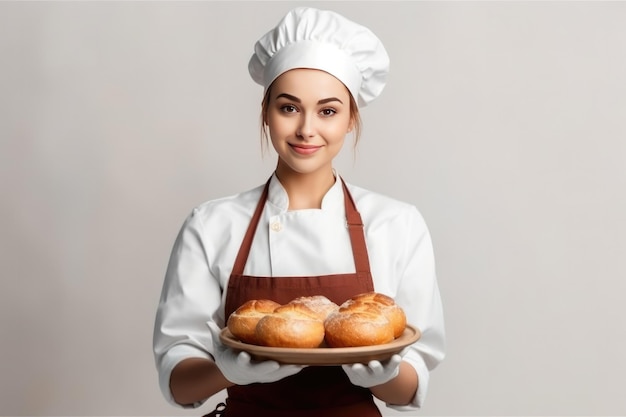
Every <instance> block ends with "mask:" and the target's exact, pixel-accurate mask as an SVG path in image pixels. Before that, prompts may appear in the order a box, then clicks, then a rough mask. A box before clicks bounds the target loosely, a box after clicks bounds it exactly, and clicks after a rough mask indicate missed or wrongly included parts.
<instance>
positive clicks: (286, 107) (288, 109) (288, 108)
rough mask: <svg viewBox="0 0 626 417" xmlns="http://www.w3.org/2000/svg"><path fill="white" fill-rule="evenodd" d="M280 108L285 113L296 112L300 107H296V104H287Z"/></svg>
mask: <svg viewBox="0 0 626 417" xmlns="http://www.w3.org/2000/svg"><path fill="white" fill-rule="evenodd" d="M280 110H281V111H282V112H283V113H295V112H297V111H298V109H297V108H296V106H294V105H292V104H285V105H284V106H281V107H280Z"/></svg>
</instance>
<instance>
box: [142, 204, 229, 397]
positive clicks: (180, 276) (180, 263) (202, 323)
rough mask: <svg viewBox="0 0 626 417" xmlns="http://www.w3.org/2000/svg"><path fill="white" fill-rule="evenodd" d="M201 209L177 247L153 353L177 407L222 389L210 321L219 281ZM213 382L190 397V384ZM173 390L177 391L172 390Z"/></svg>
mask: <svg viewBox="0 0 626 417" xmlns="http://www.w3.org/2000/svg"><path fill="white" fill-rule="evenodd" d="M200 217H201V215H200V213H199V212H198V210H197V209H196V210H194V211H193V213H192V214H191V215H190V216H189V217H188V218H187V220H186V221H185V224H184V225H183V227H182V228H181V230H180V232H179V234H178V236H177V238H176V241H175V243H174V246H173V249H172V253H171V256H170V260H169V264H168V267H167V272H166V275H165V280H164V283H163V290H162V293H161V299H160V302H159V305H158V309H157V314H156V320H155V327H154V338H153V349H154V355H155V362H156V367H157V370H158V373H159V385H160V387H161V391H162V393H163V396H164V397H165V399H166V400H168V401H169V402H170V403H172V404H173V405H183V406H198V405H199V404H200V403H201V402H202V401H203V400H205V399H207V398H208V397H209V396H210V395H212V394H213V393H215V392H218V391H219V389H217V388H218V387H220V386H222V385H223V379H222V377H221V375H217V374H215V373H214V371H210V372H207V371H208V370H209V369H213V368H215V369H217V367H215V365H214V364H213V365H208V362H213V360H212V354H213V352H212V346H213V340H212V336H211V333H210V332H209V329H208V328H207V324H206V323H207V322H208V321H212V320H214V318H215V317H216V316H217V313H216V312H217V311H218V309H219V308H220V305H221V288H220V284H219V280H218V279H217V277H214V276H213V275H212V274H211V272H210V270H209V266H208V262H207V256H206V253H205V245H204V239H203V229H204V227H203V224H202V220H201V218H200ZM199 378H207V379H209V380H210V381H209V383H208V385H207V386H206V388H204V385H203V389H205V391H206V393H208V394H210V395H206V396H203V397H197V396H195V395H187V394H185V393H187V391H188V390H187V389H186V388H185V387H186V386H188V385H189V384H191V383H192V382H191V381H194V380H198V379H199ZM173 390H174V391H173Z"/></svg>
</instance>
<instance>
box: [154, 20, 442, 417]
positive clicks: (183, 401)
mask: <svg viewBox="0 0 626 417" xmlns="http://www.w3.org/2000/svg"><path fill="white" fill-rule="evenodd" d="M388 66H389V63H388V57H387V53H386V52H385V49H384V47H383V46H382V44H381V43H380V41H379V40H378V38H377V37H376V36H375V35H374V34H373V33H372V32H371V31H369V30H368V29H367V28H364V27H363V26H360V25H358V24H356V23H354V22H351V21H349V20H347V19H345V18H344V17H342V16H340V15H338V14H336V13H333V12H329V11H322V10H316V9H311V8H298V9H294V10H292V11H291V12H289V13H288V14H287V15H286V16H285V17H284V18H283V19H282V20H281V21H280V22H279V24H278V25H277V26H276V27H275V28H274V29H272V30H271V31H270V32H268V33H267V34H266V35H264V36H263V37H262V38H261V39H260V40H259V41H258V42H257V43H256V45H255V53H254V55H253V56H252V58H251V60H250V64H249V70H250V74H251V76H252V78H253V79H254V80H255V81H256V82H258V83H259V84H261V85H262V86H263V87H264V89H265V96H264V100H263V105H262V120H263V124H264V127H265V128H266V132H267V133H268V134H269V138H270V140H271V143H272V145H273V147H274V149H275V150H276V152H277V154H278V162H277V166H276V170H275V172H274V173H273V175H272V176H271V177H270V179H269V180H268V182H267V183H266V184H265V185H263V186H260V187H257V188H255V189H253V190H250V191H246V192H243V193H241V194H237V195H234V196H231V197H227V198H223V199H219V200H214V201H209V202H206V203H204V204H202V205H200V206H198V207H196V208H195V209H194V210H193V212H192V213H191V215H190V216H189V217H188V218H187V220H186V222H185V224H184V225H183V227H182V229H181V232H180V234H179V236H178V238H177V240H176V243H175V245H174V249H173V251H172V255H171V259H170V263H169V266H168V269H167V274H166V277H165V282H164V286H163V293H162V296H161V302H160V304H159V308H158V312H157V318H156V324H155V334H154V351H155V358H156V363H157V368H158V370H159V378H160V385H161V389H162V391H163V393H164V395H165V397H166V398H167V399H168V400H169V401H171V402H172V403H174V404H177V405H181V406H186V407H193V406H198V405H200V404H202V402H203V401H204V400H206V399H207V398H209V397H211V396H212V395H214V394H216V393H217V392H219V391H221V390H223V389H225V388H226V389H228V398H227V409H226V414H224V415H227V416H229V417H231V416H234V417H237V416H251V415H254V416H261V417H263V416H270V415H271V416H290V417H298V416H319V415H323V416H327V417H333V416H346V415H358V416H365V417H368V416H381V414H380V411H379V410H378V408H377V406H376V405H375V403H374V401H373V396H375V397H377V398H379V399H380V400H382V401H384V402H385V403H386V404H387V406H389V407H392V408H396V409H401V410H411V409H413V410H414V409H415V408H418V407H420V406H421V404H422V403H423V401H424V397H425V394H426V390H427V386H428V378H429V371H430V370H432V369H433V368H434V367H435V366H436V365H437V364H438V363H439V362H440V361H441V360H442V359H443V356H444V329H443V317H442V308H441V301H440V296H439V290H438V286H437V282H436V278H435V272H434V260H433V254H432V247H431V242H430V236H429V234H428V230H427V228H426V225H425V224H424V221H423V219H422V217H421V216H420V214H419V213H418V211H417V210H416V209H415V208H414V207H413V206H411V205H409V204H406V203H403V202H399V201H396V200H393V199H390V198H388V197H385V196H382V195H379V194H375V193H372V192H370V191H366V190H364V189H362V188H359V187H356V186H353V185H349V184H346V183H344V181H343V180H342V179H341V177H339V176H338V175H337V173H336V171H335V170H334V169H333V159H334V158H335V156H336V155H337V154H338V153H339V151H340V149H341V147H342V145H343V143H344V140H345V137H346V135H347V134H348V133H351V132H353V133H356V135H357V138H358V132H359V129H360V119H359V106H361V107H362V106H365V105H367V104H368V103H369V102H371V101H372V100H373V99H374V98H376V97H377V96H378V95H379V94H380V93H381V91H382V89H383V87H384V84H385V80H386V76H387V71H388ZM361 221H362V223H361ZM366 291H377V292H381V293H384V294H386V295H389V296H391V297H393V298H394V299H395V301H396V303H397V304H399V305H400V306H401V307H402V308H403V309H404V310H405V312H406V314H407V319H408V322H409V323H411V324H413V325H415V326H417V327H418V328H419V329H420V330H421V331H422V337H421V339H420V340H419V341H418V342H417V343H415V344H414V345H412V346H410V348H408V349H405V350H404V351H403V352H402V354H401V355H394V356H393V357H392V358H391V359H390V360H388V361H386V362H384V363H381V362H379V361H371V362H370V363H369V364H347V365H342V366H326V367H316V366H299V365H284V364H279V363H277V362H274V361H255V360H252V359H251V358H250V356H249V355H248V354H247V353H245V352H235V351H233V350H231V349H230V348H228V347H226V346H224V345H223V344H222V343H221V342H220V340H219V337H218V335H219V331H220V328H223V327H224V326H225V323H226V320H227V318H228V316H229V315H230V313H232V312H233V311H234V310H235V309H236V308H237V307H238V306H239V305H241V304H243V303H244V302H245V301H247V300H249V299H259V298H269V299H273V300H274V301H277V302H279V303H285V302H288V301H289V300H291V299H293V298H295V297H298V296H306V295H325V296H327V297H328V298H330V299H331V300H333V301H335V302H337V303H341V302H342V301H344V300H346V299H347V298H349V297H350V296H352V295H356V294H358V293H361V292H366Z"/></svg>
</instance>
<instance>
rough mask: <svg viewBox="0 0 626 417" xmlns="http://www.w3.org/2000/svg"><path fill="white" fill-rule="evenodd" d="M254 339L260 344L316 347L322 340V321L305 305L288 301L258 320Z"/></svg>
mask: <svg viewBox="0 0 626 417" xmlns="http://www.w3.org/2000/svg"><path fill="white" fill-rule="evenodd" d="M256 340H257V343H258V344H259V345H262V346H271V347H289V348H316V347H319V346H320V345H321V344H322V342H323V341H324V321H323V320H321V319H320V318H319V314H318V313H316V312H315V311H313V310H312V309H310V308H309V307H307V306H306V305H304V304H297V303H288V304H285V305H283V306H280V307H278V308H277V309H276V310H274V312H273V313H271V314H268V315H266V316H265V317H263V318H262V319H261V320H259V323H258V324H257V326H256Z"/></svg>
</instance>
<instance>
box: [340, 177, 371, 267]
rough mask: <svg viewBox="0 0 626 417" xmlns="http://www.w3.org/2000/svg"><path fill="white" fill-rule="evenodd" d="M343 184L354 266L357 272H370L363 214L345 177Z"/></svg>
mask: <svg viewBox="0 0 626 417" xmlns="http://www.w3.org/2000/svg"><path fill="white" fill-rule="evenodd" d="M341 184H342V186H343V199H344V204H345V206H346V223H347V225H348V233H349V234H350V242H351V243H352V256H353V257H354V266H355V269H356V272H370V260H369V256H368V255H367V245H366V244H365V232H364V226H363V220H361V214H360V213H359V211H358V210H357V208H356V204H354V200H353V199H352V194H350V191H348V186H347V185H346V183H345V181H344V180H343V178H341Z"/></svg>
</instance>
